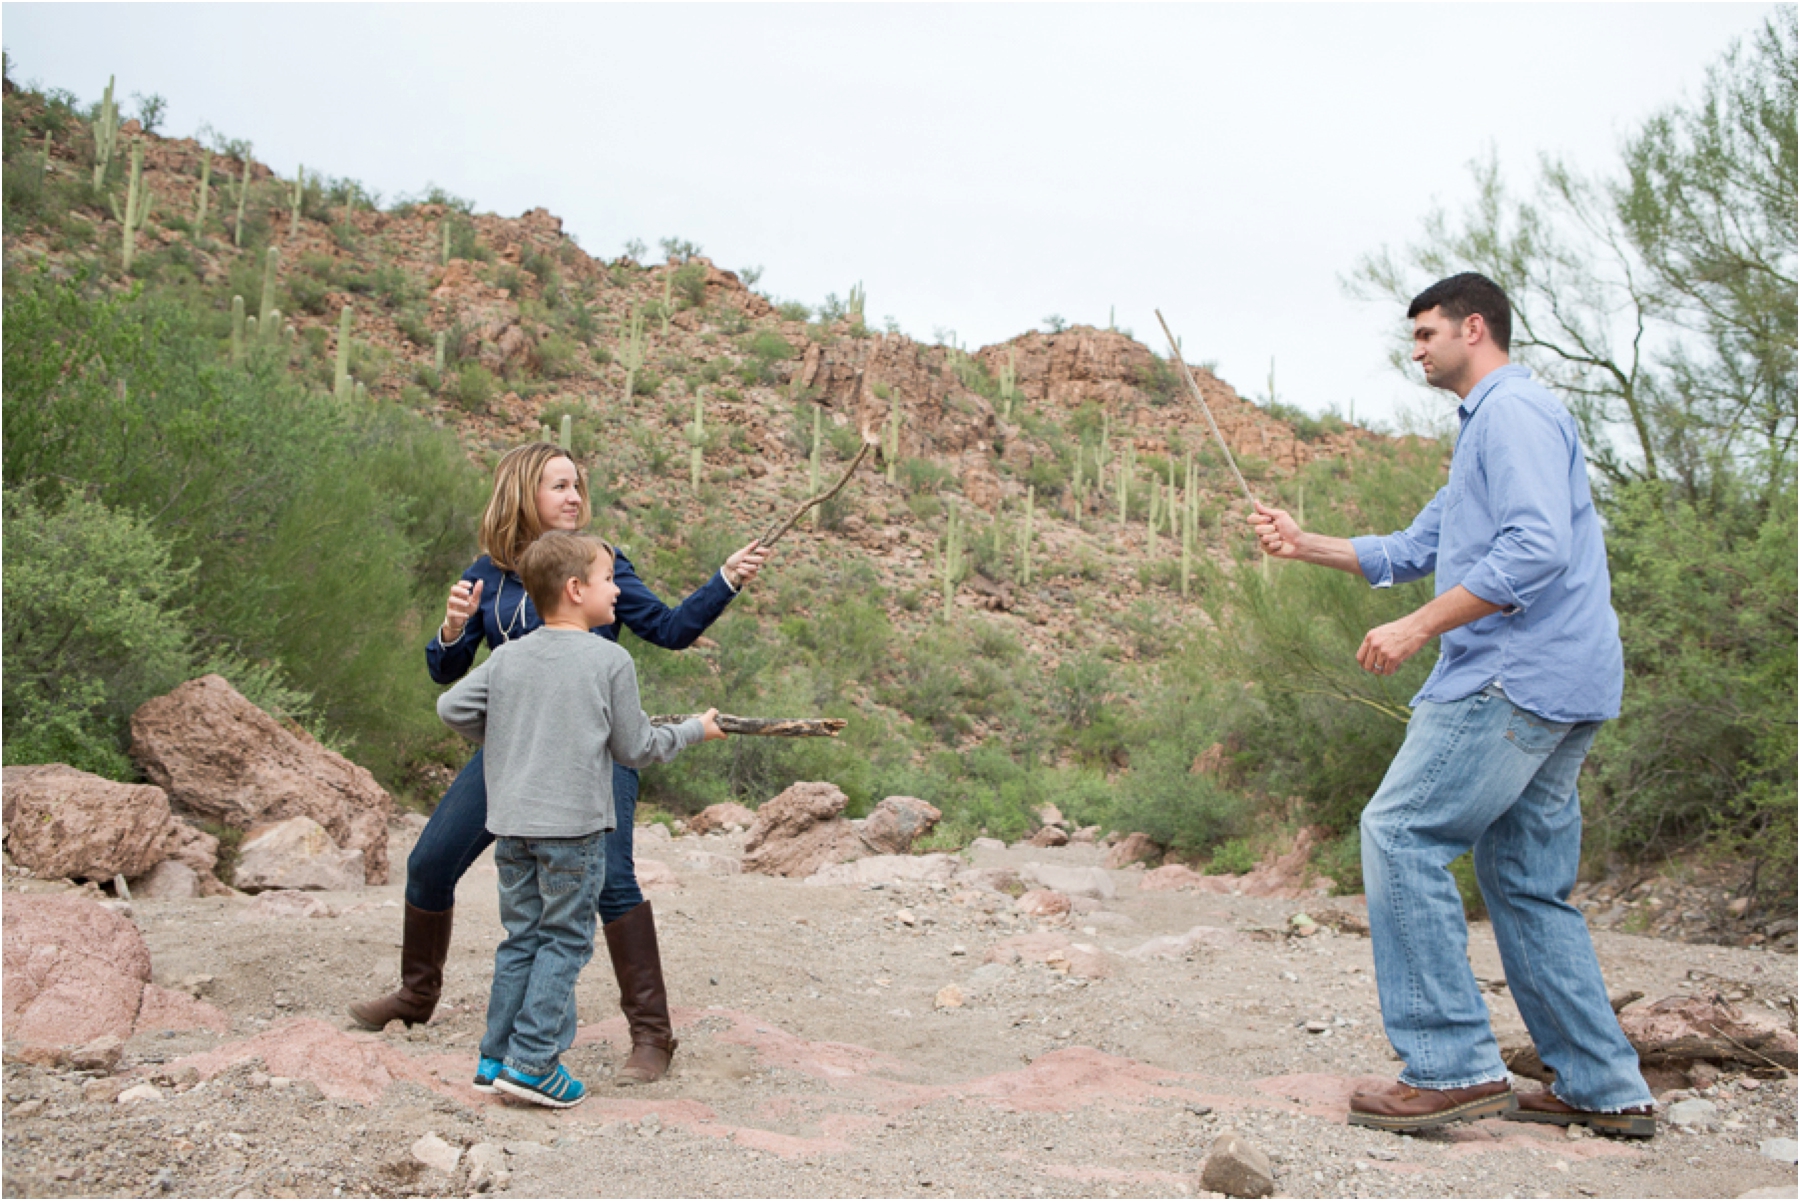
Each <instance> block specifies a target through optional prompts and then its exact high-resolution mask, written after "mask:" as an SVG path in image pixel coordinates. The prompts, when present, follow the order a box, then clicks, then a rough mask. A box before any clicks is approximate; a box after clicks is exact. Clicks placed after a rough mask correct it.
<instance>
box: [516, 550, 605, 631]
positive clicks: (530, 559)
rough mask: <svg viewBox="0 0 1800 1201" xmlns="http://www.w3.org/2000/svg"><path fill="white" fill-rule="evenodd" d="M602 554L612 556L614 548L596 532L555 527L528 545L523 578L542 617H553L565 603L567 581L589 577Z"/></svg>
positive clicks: (521, 558)
mask: <svg viewBox="0 0 1800 1201" xmlns="http://www.w3.org/2000/svg"><path fill="white" fill-rule="evenodd" d="M601 555H605V556H606V557H607V558H609V559H610V558H611V557H612V548H611V547H610V546H608V545H606V543H604V542H602V541H600V539H598V538H596V537H594V536H593V535H592V534H572V533H570V532H569V531H567V530H551V531H550V532H549V533H547V534H545V535H544V536H543V537H541V538H539V539H538V540H537V541H536V542H533V543H532V544H531V545H530V546H528V547H526V548H525V553H524V554H523V555H521V556H519V578H520V579H522V580H524V581H525V593H526V595H528V596H530V597H531V603H532V604H534V605H536V606H537V611H538V617H539V618H541V619H542V620H544V621H549V620H550V616H551V614H553V613H555V612H556V610H557V609H558V607H560V606H561V604H562V590H563V585H564V584H566V583H568V582H569V581H570V580H585V579H587V576H588V572H589V571H590V570H592V569H593V566H594V561H595V560H596V559H598V558H599V557H600V556H601Z"/></svg>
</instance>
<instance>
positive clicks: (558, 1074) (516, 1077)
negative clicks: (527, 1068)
mask: <svg viewBox="0 0 1800 1201" xmlns="http://www.w3.org/2000/svg"><path fill="white" fill-rule="evenodd" d="M494 1087H496V1088H498V1089H499V1090H500V1091H501V1092H503V1093H511V1094H512V1095H513V1096H515V1097H518V1098H520V1099H521V1100H524V1101H530V1102H531V1103H532V1104H533V1105H548V1106H549V1107H550V1108H551V1109H568V1108H569V1107H570V1106H573V1105H579V1104H581V1101H582V1098H584V1097H586V1096H587V1088H586V1086H585V1085H583V1084H582V1083H581V1081H579V1080H577V1079H575V1077H573V1076H571V1075H569V1070H568V1069H567V1068H565V1067H563V1066H562V1064H560V1063H559V1064H557V1065H556V1070H555V1071H554V1072H546V1073H545V1074H544V1075H542V1076H522V1075H520V1074H519V1073H518V1072H515V1071H513V1070H512V1069H511V1068H502V1069H501V1071H500V1074H499V1075H498V1076H496V1077H494Z"/></svg>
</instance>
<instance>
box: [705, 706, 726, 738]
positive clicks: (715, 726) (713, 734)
mask: <svg viewBox="0 0 1800 1201" xmlns="http://www.w3.org/2000/svg"><path fill="white" fill-rule="evenodd" d="M700 728H701V729H702V730H704V731H705V733H704V734H703V735H701V737H700V741H701V742H717V741H718V740H719V739H721V738H724V737H725V736H726V735H725V731H723V730H721V729H720V728H719V711H718V710H717V709H708V710H707V711H706V712H705V713H702V714H701V715H700Z"/></svg>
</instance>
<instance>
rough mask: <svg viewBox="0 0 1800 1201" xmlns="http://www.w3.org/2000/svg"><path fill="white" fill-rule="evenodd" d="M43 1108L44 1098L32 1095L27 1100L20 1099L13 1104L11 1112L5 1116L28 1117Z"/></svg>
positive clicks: (41, 1110)
mask: <svg viewBox="0 0 1800 1201" xmlns="http://www.w3.org/2000/svg"><path fill="white" fill-rule="evenodd" d="M43 1110H44V1099H43V1098H42V1097H32V1098H30V1099H28V1100H24V1101H21V1102H19V1103H18V1104H17V1105H15V1106H13V1107H12V1112H11V1113H10V1114H8V1115H7V1116H8V1117H13V1118H29V1117H32V1116H34V1115H36V1114H39V1113H42V1112H43Z"/></svg>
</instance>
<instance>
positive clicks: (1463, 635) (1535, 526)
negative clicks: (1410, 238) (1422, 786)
mask: <svg viewBox="0 0 1800 1201" xmlns="http://www.w3.org/2000/svg"><path fill="white" fill-rule="evenodd" d="M1458 412H1459V413H1460V414H1461V416H1462V433H1461V435H1460V436H1459V437H1458V438H1457V441H1456V453H1455V454H1454V455H1453V456H1451V459H1450V482H1449V483H1448V484H1446V485H1445V486H1444V487H1443V488H1441V489H1439V490H1438V494H1437V495H1436V496H1434V497H1432V499H1431V503H1430V504H1428V505H1426V506H1425V509H1424V511H1423V512H1421V513H1420V514H1419V516H1418V517H1417V518H1415V519H1414V521H1413V523H1412V525H1411V526H1409V527H1407V528H1406V529H1405V530H1403V531H1401V532H1400V533H1397V534H1389V535H1387V536H1385V537H1380V536H1375V535H1369V536H1365V537H1361V538H1354V539H1352V540H1351V545H1352V546H1354V547H1355V548H1356V558H1357V561H1358V562H1359V563H1360V564H1361V566H1362V573H1363V577H1364V578H1365V579H1367V580H1368V581H1369V582H1370V583H1371V584H1373V585H1374V586H1375V587H1377V588H1386V587H1389V586H1390V585H1393V584H1396V583H1402V584H1403V583H1406V582H1408V581H1409V580H1416V579H1420V578H1421V577H1423V576H1426V575H1429V574H1431V573H1432V572H1433V571H1436V573H1437V593H1438V595H1439V596H1442V595H1443V594H1444V593H1446V592H1448V591H1449V590H1450V589H1452V588H1454V587H1456V586H1457V585H1458V584H1461V585H1462V586H1463V587H1464V588H1467V589H1468V590H1469V591H1470V592H1472V593H1474V594H1475V595H1476V596H1478V597H1480V598H1481V599H1482V600H1485V601H1489V602H1491V603H1493V604H1496V605H1500V606H1502V608H1501V610H1500V612H1498V613H1492V614H1489V615H1488V616H1486V617H1483V618H1481V619H1480V620H1478V621H1472V622H1470V623H1469V624H1468V625H1465V626H1462V627H1460V628H1458V629H1454V630H1451V631H1450V632H1449V633H1447V634H1445V635H1444V636H1443V638H1442V644H1441V646H1440V649H1439V652H1438V661H1437V666H1436V667H1434V668H1432V671H1431V675H1430V676H1428V677H1427V678H1426V680H1425V686H1424V687H1423V688H1421V689H1420V690H1419V694H1418V695H1417V696H1415V697H1414V698H1413V704H1415V705H1416V704H1418V703H1419V702H1420V701H1436V702H1439V703H1443V702H1448V701H1457V700H1461V699H1462V698H1464V697H1466V696H1471V695H1473V694H1474V693H1477V692H1480V691H1481V690H1482V689H1483V688H1485V687H1487V686H1488V685H1489V684H1494V683H1498V684H1499V685H1500V686H1501V688H1503V689H1504V690H1505V692H1506V695H1507V697H1508V698H1509V699H1510V700H1511V701H1512V702H1513V704H1515V705H1518V706H1519V707H1520V708H1522V709H1529V710H1530V711H1531V712H1533V713H1535V714H1537V715H1538V716H1539V717H1542V718H1544V719H1546V720H1548V721H1557V722H1573V721H1601V720H1604V719H1606V718H1611V717H1617V716H1618V715H1619V698H1620V694H1621V692H1622V691H1623V690H1624V686H1625V662H1624V651H1623V649H1622V648H1621V646H1620V644H1619V619H1618V617H1617V615H1615V614H1614V613H1613V608H1612V583H1611V580H1610V578H1609V576H1608V575H1607V570H1606V543H1605V541H1604V539H1603V538H1602V536H1601V530H1600V516H1599V514H1598V513H1597V512H1595V510H1594V498H1593V496H1592V494H1591V493H1590V492H1589V490H1588V478H1587V461H1586V460H1585V459H1584V458H1583V457H1582V453H1581V438H1580V435H1579V434H1578V433H1577V432H1576V429H1575V422H1574V420H1573V419H1572V418H1571V417H1570V416H1569V412H1568V410H1567V409H1565V408H1563V406H1562V404H1561V402H1560V401H1558V400H1557V399H1556V397H1555V396H1553V395H1551V393H1550V392H1549V390H1547V389H1546V388H1544V387H1543V386H1542V385H1540V384H1538V383H1536V382H1534V381H1533V380H1532V378H1531V372H1529V371H1527V370H1526V369H1525V368H1523V367H1520V366H1516V365H1508V366H1505V367H1501V368H1499V369H1497V370H1495V371H1492V372H1490V373H1489V374H1488V375H1487V376H1485V377H1484V378H1483V379H1482V381H1481V382H1480V383H1479V384H1477V385H1475V387H1474V389H1473V390H1472V391H1471V392H1470V393H1469V395H1468V396H1467V397H1465V398H1464V400H1463V402H1462V404H1461V406H1460V407H1459V409H1458Z"/></svg>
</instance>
